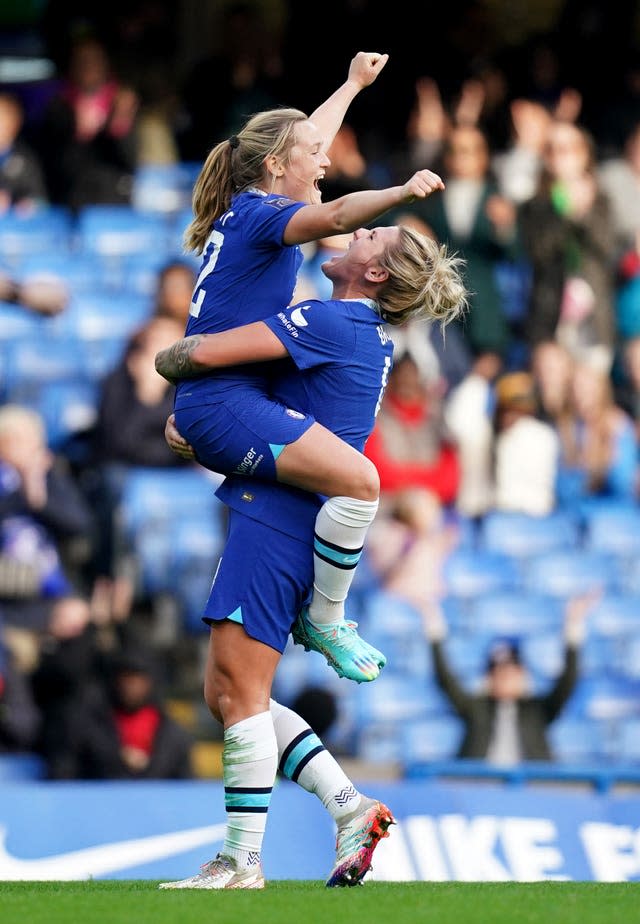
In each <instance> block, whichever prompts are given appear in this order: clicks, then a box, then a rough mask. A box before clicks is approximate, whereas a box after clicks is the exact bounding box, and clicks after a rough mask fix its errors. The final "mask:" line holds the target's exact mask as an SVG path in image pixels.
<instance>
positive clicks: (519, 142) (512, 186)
mask: <svg viewBox="0 0 640 924" xmlns="http://www.w3.org/2000/svg"><path fill="white" fill-rule="evenodd" d="M509 111H510V113H511V125H512V135H511V140H510V142H509V144H508V145H507V147H506V148H505V149H504V150H499V151H497V152H496V153H495V154H494V155H493V156H492V158H491V166H492V169H493V172H494V174H495V176H496V179H497V181H498V188H499V190H500V193H501V195H503V196H505V197H506V198H507V199H509V200H510V201H511V202H513V203H514V204H515V205H520V204H521V203H523V202H526V201H527V200H529V199H531V198H532V196H533V195H534V194H535V192H536V191H537V189H538V184H539V180H540V175H541V173H542V169H543V154H544V149H545V145H546V142H547V133H548V131H549V128H550V126H551V123H552V117H551V114H550V112H549V110H548V109H547V108H546V107H545V106H543V105H542V104H541V103H537V102H535V101H534V100H529V99H514V100H512V102H511V104H510V107H509Z"/></svg>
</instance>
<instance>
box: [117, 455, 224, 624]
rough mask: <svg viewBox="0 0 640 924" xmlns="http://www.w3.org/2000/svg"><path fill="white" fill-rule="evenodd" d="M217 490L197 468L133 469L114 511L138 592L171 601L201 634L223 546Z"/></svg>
mask: <svg viewBox="0 0 640 924" xmlns="http://www.w3.org/2000/svg"><path fill="white" fill-rule="evenodd" d="M216 484H217V482H216V481H215V480H214V479H212V478H211V477H210V476H209V474H208V473H207V472H206V470H205V469H202V468H199V467H198V466H193V467H188V468H176V469H166V470H164V469H152V468H133V469H131V470H130V471H129V472H128V473H127V475H126V477H125V479H124V483H123V486H122V493H121V499H120V504H119V507H118V515H117V544H118V548H122V549H123V550H124V549H126V550H128V551H129V553H131V552H132V553H133V554H134V556H135V560H136V562H137V565H138V585H139V586H138V591H139V592H141V593H143V594H147V595H149V596H152V597H153V596H155V595H157V594H162V593H169V594H171V595H173V597H174V598H175V600H176V601H177V602H178V604H179V605H180V606H181V610H182V617H183V620H184V626H185V628H186V629H187V630H189V631H196V630H197V631H201V630H203V624H202V622H201V621H200V617H201V614H202V609H203V607H204V604H205V602H206V600H207V597H208V595H209V590H210V587H211V581H212V579H213V574H214V572H215V567H216V564H217V559H218V556H219V553H220V551H221V548H222V544H223V542H224V536H225V532H224V528H225V527H224V524H225V520H224V515H225V511H226V508H225V506H224V504H223V503H222V502H221V501H220V500H218V498H217V497H216V496H215V487H216Z"/></svg>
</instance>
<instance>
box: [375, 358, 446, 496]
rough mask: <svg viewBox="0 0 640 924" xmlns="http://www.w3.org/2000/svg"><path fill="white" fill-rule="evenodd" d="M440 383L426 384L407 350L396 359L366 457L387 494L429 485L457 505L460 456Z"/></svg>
mask: <svg viewBox="0 0 640 924" xmlns="http://www.w3.org/2000/svg"><path fill="white" fill-rule="evenodd" d="M438 387H439V386H438ZM438 387H436V388H433V387H430V386H429V385H428V384H427V382H426V381H425V380H424V378H423V377H422V376H421V373H420V369H419V367H418V365H417V363H416V361H415V360H414V359H413V358H412V357H411V356H410V355H409V354H408V353H405V354H404V355H402V356H399V357H398V359H396V361H395V364H394V366H393V369H392V370H391V373H390V375H389V381H388V384H387V389H386V392H385V395H384V398H383V401H382V406H381V408H380V411H379V413H378V416H377V418H376V423H375V427H374V429H373V432H372V434H371V436H370V437H369V439H368V440H367V443H366V446H365V455H367V457H368V458H369V459H371V461H372V462H373V463H374V465H375V466H376V468H377V469H378V472H379V475H380V490H381V491H382V492H393V491H398V490H400V489H405V488H411V487H414V488H426V489H428V490H429V491H433V492H434V494H436V495H437V497H439V499H440V501H441V502H442V503H443V504H451V503H453V501H454V499H455V496H456V491H457V489H458V482H459V467H458V459H457V455H456V450H455V447H454V446H453V445H452V444H451V442H450V441H449V440H448V439H447V435H446V433H445V431H444V425H443V421H442V416H441V407H440V403H441V402H440V395H439V392H438Z"/></svg>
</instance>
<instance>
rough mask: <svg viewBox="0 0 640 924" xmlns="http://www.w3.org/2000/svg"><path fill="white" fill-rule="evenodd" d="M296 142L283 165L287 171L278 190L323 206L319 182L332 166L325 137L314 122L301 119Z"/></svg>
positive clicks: (299, 199) (297, 128) (286, 194)
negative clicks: (325, 144)
mask: <svg viewBox="0 0 640 924" xmlns="http://www.w3.org/2000/svg"><path fill="white" fill-rule="evenodd" d="M296 139H297V140H296V143H295V144H294V146H293V147H292V149H291V151H290V153H289V158H288V160H287V162H286V163H285V164H283V169H284V174H283V176H282V178H281V182H280V183H279V184H278V191H279V192H282V193H283V194H284V195H285V196H289V198H291V199H295V200H296V201H298V202H306V203H307V205H319V204H320V203H321V201H322V193H321V192H320V188H319V186H318V183H319V182H320V180H322V179H324V174H325V171H326V169H327V167H328V166H329V165H330V163H331V161H330V160H329V158H328V156H327V153H326V151H325V149H324V139H323V138H322V136H321V134H320V132H319V131H318V129H317V128H316V126H315V125H314V124H313V122H308V121H307V122H298V124H297V126H296Z"/></svg>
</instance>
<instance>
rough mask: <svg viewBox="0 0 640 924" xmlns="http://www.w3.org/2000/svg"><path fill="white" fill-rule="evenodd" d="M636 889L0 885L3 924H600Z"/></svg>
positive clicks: (634, 897) (634, 901) (629, 907)
mask: <svg viewBox="0 0 640 924" xmlns="http://www.w3.org/2000/svg"><path fill="white" fill-rule="evenodd" d="M639 887H640V886H639V884H636V883H592V882H536V883H526V884H522V883H512V882H509V883H493V882H492V883H474V882H469V883H461V882H446V883H432V882H369V883H367V884H366V885H365V886H364V887H361V888H353V889H327V888H325V886H324V883H322V882H303V881H297V880H296V881H278V882H270V883H268V885H267V887H266V889H264V890H263V891H248V890H247V891H230V892H227V894H226V895H223V894H222V892H210V891H201V892H199V891H180V892H161V891H159V890H158V889H157V888H156V883H155V882H152V881H149V880H142V881H133V880H131V881H129V880H101V881H89V882H2V883H0V921H1V922H2V924H94V922H95V924H102V922H104V924H204V922H211V924H251V922H252V921H255V922H256V924H294V922H299V924H342V922H345V924H366V922H375V924H377V922H389V924H409V922H411V924H414V922H416V924H417V922H434V924H514V922H517V924H556V922H557V924H602V922H603V921H611V922H629V924H631V922H633V921H638V920H639V915H640V911H639V910H638V909H639V908H640V905H639V900H640V896H639V894H638V889H639Z"/></svg>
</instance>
